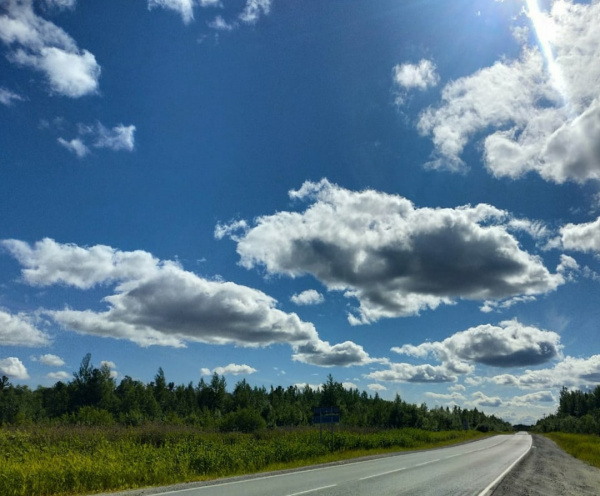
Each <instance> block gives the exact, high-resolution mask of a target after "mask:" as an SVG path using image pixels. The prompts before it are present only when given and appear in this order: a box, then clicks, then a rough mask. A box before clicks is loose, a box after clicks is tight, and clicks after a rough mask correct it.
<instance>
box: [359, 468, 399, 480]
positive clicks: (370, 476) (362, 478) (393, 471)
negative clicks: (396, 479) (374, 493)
mask: <svg viewBox="0 0 600 496" xmlns="http://www.w3.org/2000/svg"><path fill="white" fill-rule="evenodd" d="M406 468H407V467H402V468H397V469H395V470H390V471H389V472H382V473H381V474H375V475H367V476H366V477H361V478H360V479H358V480H367V479H373V478H374V477H381V476H382V475H388V474H393V473H395V472H402V471H403V470H406Z"/></svg>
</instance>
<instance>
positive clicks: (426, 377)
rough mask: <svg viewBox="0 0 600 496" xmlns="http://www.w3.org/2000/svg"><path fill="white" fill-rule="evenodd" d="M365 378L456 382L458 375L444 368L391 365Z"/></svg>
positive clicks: (396, 380) (386, 380)
mask: <svg viewBox="0 0 600 496" xmlns="http://www.w3.org/2000/svg"><path fill="white" fill-rule="evenodd" d="M365 377H367V378H368V379H374V380H376V381H384V382H430V383H437V382H454V381H456V380H457V376H456V374H455V373H454V372H453V371H451V370H448V369H447V368H446V367H444V366H439V365H430V364H424V365H413V364H410V363H390V364H389V368H388V369H387V370H377V371H374V372H371V373H370V374H367V375H366V376H365Z"/></svg>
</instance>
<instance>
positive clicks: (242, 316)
mask: <svg viewBox="0 0 600 496" xmlns="http://www.w3.org/2000/svg"><path fill="white" fill-rule="evenodd" d="M1 243H2V245H3V246H4V247H5V248H6V249H7V250H8V251H9V252H10V253H11V254H12V255H13V256H14V257H15V258H16V259H17V260H18V261H19V262H20V263H21V265H22V266H23V269H22V278H23V281H24V282H26V283H28V284H31V285H34V286H48V285H52V284H63V285H67V286H74V287H76V288H79V289H89V288H92V287H94V286H97V285H108V284H115V288H114V292H113V294H110V295H108V296H106V297H105V298H104V301H105V302H106V303H107V304H108V306H109V309H108V310H106V311H104V312H95V311H92V310H73V309H70V308H65V309H63V310H46V311H45V313H46V314H47V315H49V316H50V317H52V318H53V319H54V320H55V321H56V322H57V323H59V324H61V325H62V326H63V327H65V328H67V329H70V330H73V331H75V332H79V333H81V334H90V335H96V336H101V337H112V338H116V339H127V340H130V341H132V342H134V343H136V344H138V345H140V346H152V345H161V346H174V347H184V346H186V342H188V341H189V342H202V343H209V344H220V345H222V344H234V345H238V346H246V347H255V346H267V345H270V344H277V343H287V344H289V345H291V346H292V349H293V350H294V353H295V355H294V359H295V360H298V361H302V362H305V363H312V364H315V365H320V366H331V365H353V364H357V365H358V364H364V363H370V361H372V359H371V358H370V357H369V355H368V354H367V353H366V352H365V351H364V349H363V348H362V347H361V346H358V345H356V344H354V343H352V342H350V341H347V342H344V343H341V344H337V345H330V344H329V343H328V342H326V341H322V340H321V339H320V338H319V336H318V334H317V331H316V329H315V327H314V326H313V324H311V323H308V322H303V321H302V320H300V318H299V317H298V315H296V314H295V313H285V312H283V311H281V310H279V309H277V308H276V304H277V302H276V300H274V299H273V298H271V297H270V296H268V295H266V294H265V293H263V292H262V291H259V290H256V289H252V288H249V287H247V286H242V285H238V284H235V283H233V282H227V281H222V280H209V279H205V278H202V277H199V276H198V275H196V274H194V273H192V272H189V271H186V270H184V269H183V268H182V267H181V266H180V265H179V264H178V263H176V262H172V261H159V260H158V259H156V258H154V257H153V256H152V255H151V254H149V253H147V252H144V251H133V252H123V251H119V250H116V249H114V248H111V247H109V246H104V245H96V246H91V247H80V246H77V245H73V244H60V243H57V242H56V241H54V240H52V239H44V240H42V241H39V242H37V243H35V244H34V245H33V246H31V245H29V244H28V243H25V242H23V241H18V240H4V241H2V242H1Z"/></svg>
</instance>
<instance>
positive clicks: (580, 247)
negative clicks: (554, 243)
mask: <svg viewBox="0 0 600 496" xmlns="http://www.w3.org/2000/svg"><path fill="white" fill-rule="evenodd" d="M560 236H561V243H562V247H563V248H564V249H566V250H575V251H582V252H586V253H589V252H593V253H596V254H598V253H600V217H598V218H597V219H596V220H595V221H593V222H588V223H585V224H567V225H566V226H563V227H562V228H561V229H560Z"/></svg>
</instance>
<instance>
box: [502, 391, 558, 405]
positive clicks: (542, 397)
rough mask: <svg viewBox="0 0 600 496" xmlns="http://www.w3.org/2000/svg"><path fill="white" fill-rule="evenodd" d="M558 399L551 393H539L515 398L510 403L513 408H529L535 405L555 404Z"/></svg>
mask: <svg viewBox="0 0 600 496" xmlns="http://www.w3.org/2000/svg"><path fill="white" fill-rule="evenodd" d="M555 401H556V398H555V397H554V395H553V394H552V392H550V391H537V392H535V393H530V394H525V395H523V396H514V397H513V398H512V399H511V400H510V401H509V402H508V403H510V404H511V405H513V406H528V405H531V404H535V403H540V402H541V403H554V402H555Z"/></svg>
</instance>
